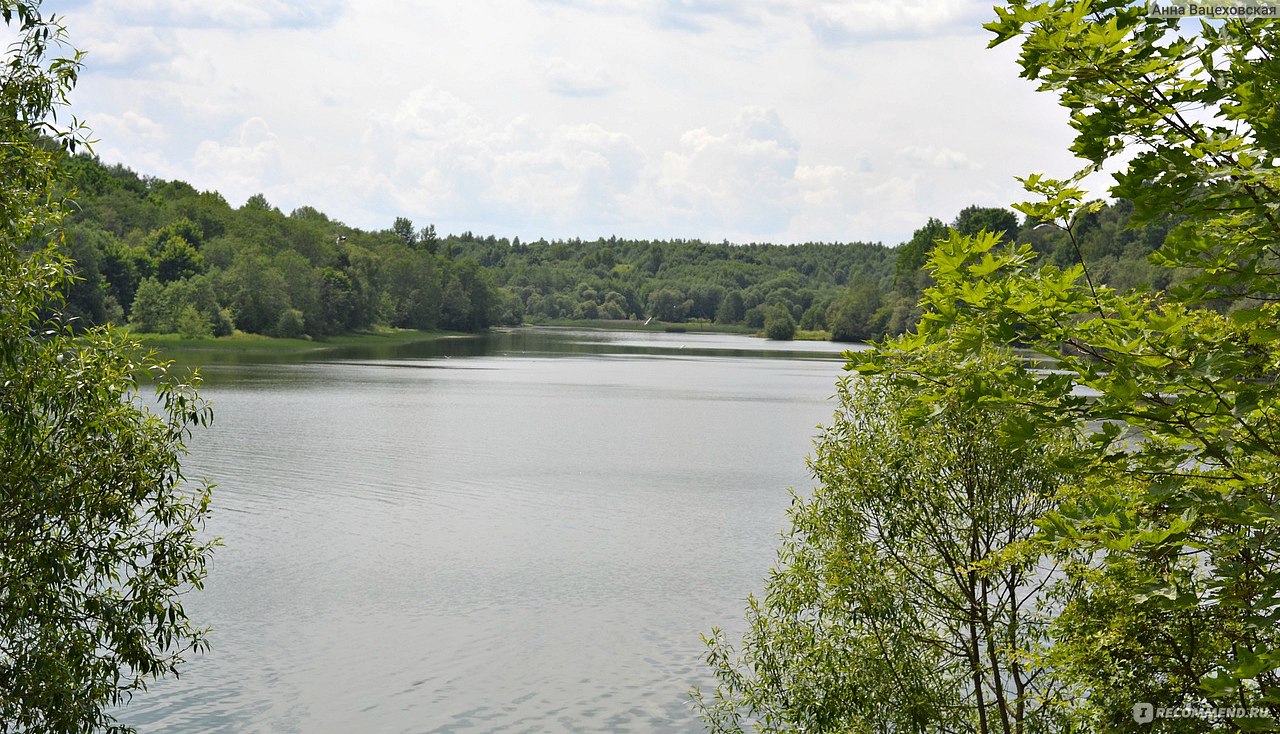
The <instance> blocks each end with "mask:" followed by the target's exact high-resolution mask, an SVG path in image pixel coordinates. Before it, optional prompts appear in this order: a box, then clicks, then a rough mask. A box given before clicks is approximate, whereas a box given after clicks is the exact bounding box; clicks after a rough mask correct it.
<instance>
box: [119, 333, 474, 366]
mask: <svg viewBox="0 0 1280 734" xmlns="http://www.w3.org/2000/svg"><path fill="white" fill-rule="evenodd" d="M129 336H131V337H133V338H134V339H137V340H138V341H139V342H141V343H142V345H143V346H144V347H149V348H151V349H155V350H156V351H157V352H159V353H160V355H161V356H162V357H164V358H166V359H179V361H187V360H185V359H181V358H182V357H185V356H188V355H190V356H193V357H198V356H200V355H209V356H212V355H230V356H243V357H253V356H255V355H260V356H263V357H269V356H288V355H291V354H294V355H299V356H301V355H311V356H314V355H315V354H316V353H319V352H326V351H334V350H338V349H345V348H347V347H395V346H400V345H402V344H413V343H415V342H422V341H430V340H433V339H448V338H455V337H460V336H468V335H466V334H460V333H457V332H452V331H413V330H411V329H379V330H377V331H365V332H357V333H353V334H342V335H340V336H332V337H326V338H324V339H282V338H277V337H271V336H263V335H261V334H245V333H243V332H236V333H235V334H232V335H231V336H220V337H196V338H192V337H185V336H182V335H180V334H150V333H146V332H130V333H129Z"/></svg>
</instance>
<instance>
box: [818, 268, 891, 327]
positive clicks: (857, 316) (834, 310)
mask: <svg viewBox="0 0 1280 734" xmlns="http://www.w3.org/2000/svg"><path fill="white" fill-rule="evenodd" d="M882 302H883V299H882V297H881V295H880V291H879V289H877V288H876V287H875V286H874V285H872V284H871V283H868V282H866V281H861V282H858V283H855V284H853V285H852V286H850V287H849V289H848V290H847V291H845V294H844V295H843V296H841V297H840V298H838V299H836V300H835V301H834V302H832V304H831V305H830V306H829V307H828V309H827V326H828V327H829V328H830V329H831V340H832V341H838V342H865V341H869V340H871V339H873V338H874V337H876V336H879V335H880V333H881V332H880V330H879V329H878V328H877V325H876V312H877V311H879V310H880V306H881V304H882Z"/></svg>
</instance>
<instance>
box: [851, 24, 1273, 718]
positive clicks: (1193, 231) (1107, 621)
mask: <svg viewBox="0 0 1280 734" xmlns="http://www.w3.org/2000/svg"><path fill="white" fill-rule="evenodd" d="M997 15H998V19H997V20H996V21H995V22H993V23H991V24H989V25H988V28H989V29H990V30H992V31H993V32H994V33H995V34H996V41H995V43H1003V42H1008V41H1011V40H1014V39H1017V40H1019V41H1020V43H1021V51H1020V54H1021V57H1020V59H1021V64H1022V67H1023V70H1024V75H1025V76H1027V77H1028V78H1031V79H1035V80H1037V81H1039V82H1040V88H1041V89H1042V90H1045V91H1050V92H1053V93H1056V94H1057V95H1058V96H1059V98H1060V100H1061V102H1062V104H1063V105H1064V106H1066V107H1067V108H1068V110H1069V111H1070V113H1071V124H1072V126H1073V127H1074V128H1075V129H1076V132H1077V137H1076V140H1075V143H1074V145H1073V146H1072V150H1073V152H1075V153H1076V154H1077V155H1079V156H1081V157H1082V158H1084V159H1086V160H1087V161H1089V163H1090V165H1089V166H1088V167H1087V168H1086V169H1085V170H1083V171H1081V172H1079V173H1078V174H1076V175H1075V176H1073V177H1072V178H1069V179H1066V180H1054V179H1050V178H1047V177H1045V176H1042V175H1038V174H1037V175H1031V176H1028V177H1027V178H1026V179H1025V181H1024V183H1025V185H1026V187H1027V189H1028V190H1029V191H1030V192H1031V193H1032V194H1033V195H1034V196H1035V197H1036V198H1037V200H1036V201H1034V202H1032V203H1028V204H1023V205H1020V206H1019V207H1018V208H1019V209H1020V210H1021V211H1022V212H1023V213H1025V214H1026V215H1027V216H1028V219H1029V221H1031V222H1036V223H1039V226H1043V227H1050V226H1051V227H1056V228H1057V231H1058V233H1059V234H1058V237H1059V242H1066V243H1068V244H1069V246H1070V248H1071V251H1072V255H1073V257H1071V258H1068V259H1064V260H1058V261H1057V262H1056V264H1055V263H1054V262H1049V263H1046V262H1044V260H1043V259H1042V258H1041V259H1038V258H1037V253H1036V250H1035V249H1034V248H1033V247H1032V246H1031V245H1028V244H1023V245H1017V246H1008V247H1006V246H1002V245H1001V244H1000V243H999V240H998V238H997V237H996V236H994V235H990V234H987V233H980V234H977V235H973V236H962V235H961V234H959V233H955V232H953V233H951V234H950V235H949V237H948V238H947V239H946V240H944V241H943V242H941V243H940V244H939V245H938V247H937V248H936V249H935V250H934V252H933V254H932V256H931V259H930V270H931V273H932V277H933V278H934V280H935V281H936V285H935V286H934V287H932V288H930V289H929V290H927V291H926V293H925V295H924V299H923V302H922V305H923V307H924V309H925V314H924V316H923V319H922V321H921V323H920V326H919V331H918V333H917V334H915V335H910V336H907V337H904V338H902V339H899V340H897V341H896V342H895V343H892V344H888V345H885V346H884V347H883V348H882V349H881V350H879V351H878V352H875V353H866V354H859V355H852V359H853V365H854V366H855V367H857V368H858V369H859V370H861V371H862V372H864V373H866V374H879V373H883V372H885V371H886V370H893V369H895V367H894V366H895V365H896V364H898V363H899V362H901V361H902V360H906V359H924V358H925V357H926V356H927V355H929V354H931V353H933V352H946V353H950V354H954V353H955V352H957V351H958V352H960V354H961V355H963V356H964V358H965V359H970V358H974V357H976V356H977V355H980V354H982V353H984V352H986V351H987V350H990V349H992V348H1000V347H1001V346H1003V345H1012V344H1017V345H1025V346H1028V347H1031V348H1032V349H1034V350H1035V351H1036V352H1038V353H1040V354H1042V355H1045V356H1047V357H1049V358H1051V359H1053V360H1054V362H1053V366H1054V367H1055V370H1056V371H1055V372H1054V373H1052V374H1049V375H1044V376H1037V377H1028V378H1025V379H1019V380H1017V381H1015V382H1014V383H1012V384H1010V385H1007V386H1006V387H1005V388H1002V390H1000V391H996V392H993V393H991V394H988V395H984V396H983V398H982V400H981V401H980V402H978V403H975V404H974V409H978V408H983V409H986V407H987V406H989V405H991V404H1000V403H1004V404H1016V405H1027V404H1030V405H1033V406H1035V408H1036V410H1035V411H1033V412H1032V413H1031V414H1029V416H1030V417H1029V423H1028V425H1027V431H1028V432H1029V433H1034V432H1036V431H1041V430H1045V429H1046V428H1048V427H1052V426H1056V425H1064V424H1078V425H1087V426H1092V427H1093V428H1094V429H1095V434H1094V435H1093V437H1092V442H1091V450H1090V452H1089V453H1088V454H1087V459H1088V471H1087V480H1086V481H1084V482H1082V483H1081V484H1080V485H1079V486H1077V487H1070V488H1067V490H1069V491H1066V492H1065V493H1064V495H1063V497H1062V501H1061V505H1060V507H1059V508H1058V509H1057V510H1056V511H1054V512H1051V513H1049V514H1048V515H1047V516H1046V518H1045V519H1044V520H1043V521H1042V526H1043V533H1044V539H1045V541H1046V542H1053V543H1056V544H1057V547H1058V548H1059V551H1060V552H1061V553H1064V554H1068V555H1070V556H1071V557H1073V558H1075V559H1077V562H1078V563H1080V564H1081V565H1080V566H1079V568H1078V570H1077V572H1076V573H1077V578H1078V580H1079V582H1080V583H1081V584H1083V585H1084V587H1085V589H1086V592H1085V596H1084V597H1082V598H1084V599H1088V600H1091V601H1090V602H1088V603H1085V602H1081V603H1077V604H1072V605H1068V606H1066V607H1064V609H1063V610H1062V614H1061V616H1060V617H1059V619H1058V620H1057V622H1056V628H1055V635H1056V637H1057V639H1058V644H1057V645H1056V646H1055V651H1054V657H1055V661H1056V662H1055V665H1056V666H1057V667H1058V668H1059V669H1060V670H1063V671H1066V672H1067V673H1068V674H1069V675H1070V676H1071V678H1072V680H1073V684H1074V685H1077V686H1078V689H1079V690H1080V691H1081V693H1082V698H1081V701H1080V703H1079V704H1078V705H1077V706H1075V707H1073V709H1072V711H1071V716H1072V717H1073V718H1074V720H1075V723H1076V724H1077V725H1078V726H1079V727H1080V728H1083V729H1087V730H1108V731H1124V730H1135V731H1137V730H1142V728H1143V727H1144V726H1145V727H1149V726H1150V725H1143V724H1138V723H1136V722H1135V721H1134V720H1133V718H1132V717H1130V716H1129V711H1130V709H1129V707H1130V706H1132V705H1133V704H1135V703H1138V702H1142V701H1148V702H1150V703H1152V704H1154V705H1155V706H1158V707H1209V708H1210V709H1216V710H1218V711H1219V713H1215V714H1213V715H1211V716H1209V717H1208V718H1206V719H1201V720H1196V721H1194V722H1182V723H1185V724H1187V727H1188V728H1187V730H1198V731H1209V730H1213V731H1237V730H1241V729H1245V730H1253V729H1257V728H1274V727H1276V726H1280V686H1278V684H1280V677H1278V674H1277V671H1280V648H1278V646H1277V643H1278V642H1280V639H1278V637H1280V635H1278V634H1277V631H1276V630H1277V627H1276V624H1275V623H1276V621H1277V619H1280V564H1278V559H1277V556H1276V553H1277V549H1280V531H1278V529H1277V528H1280V525H1278V524H1277V522H1276V519H1277V515H1276V511H1275V507H1276V504H1277V499H1278V498H1277V495H1276V492H1277V487H1280V439H1278V438H1277V437H1278V436H1280V432H1278V431H1277V426H1276V423H1275V420H1276V419H1275V416H1276V415H1277V414H1280V386H1277V381H1276V375H1277V367H1278V366H1280V347H1277V343H1278V342H1277V340H1276V336H1277V335H1278V334H1280V305H1278V304H1277V302H1276V298H1277V296H1278V295H1280V285H1278V284H1280V279H1277V277H1276V276H1277V275H1280V269H1277V264H1280V257H1277V256H1278V255H1280V253H1278V252H1277V251H1276V249H1275V243H1277V242H1280V218H1278V216H1277V211H1278V210H1277V207H1280V196H1277V193H1278V192H1280V174H1278V173H1277V169H1276V165H1277V163H1278V162H1280V135H1277V131H1278V130H1280V128H1278V127H1277V123H1276V117H1275V110H1276V109H1277V108H1278V107H1280V83H1277V80H1278V79H1280V73H1278V72H1277V66H1276V63H1277V52H1280V48H1278V47H1280V35H1278V30H1277V27H1276V26H1275V25H1274V24H1270V23H1252V22H1249V21H1226V22H1215V23H1209V22H1204V23H1200V24H1197V25H1180V24H1178V23H1177V22H1175V21H1165V20H1155V19H1148V18H1146V17H1145V15H1146V8H1145V7H1143V6H1140V5H1138V6H1135V5H1132V4H1130V3H1127V2H1116V1H1110V2H1099V3H1085V2H1079V3H1077V2H1063V3H1057V2H1055V3H1045V4H1030V3H1024V2H1016V3H1013V4H1011V5H1010V6H1009V7H1007V8H997ZM1112 161H1116V162H1118V163H1119V168H1120V170H1119V172H1118V173H1116V174H1115V185H1114V187H1113V188H1112V193H1113V195H1115V196H1117V197H1123V198H1124V199H1125V200H1127V201H1128V202H1131V206H1132V220H1133V221H1134V222H1137V223H1140V224H1147V225H1148V226H1150V225H1153V224H1154V225H1158V226H1159V227H1160V228H1162V229H1167V230H1168V236H1167V237H1164V238H1163V239H1162V241H1161V242H1160V243H1159V244H1158V246H1156V248H1155V249H1154V251H1153V252H1151V255H1150V258H1151V262H1152V266H1153V267H1154V268H1155V269H1163V270H1164V271H1165V273H1164V281H1165V283H1166V284H1167V285H1168V287H1167V289H1166V290H1165V291H1164V292H1163V293H1152V292H1143V291H1141V290H1137V291H1128V292H1121V291H1117V290H1114V289H1112V288H1109V287H1106V286H1105V285H1103V284H1102V283H1100V282H1099V279H1098V278H1097V277H1096V275H1097V273H1098V265H1099V261H1098V260H1097V259H1091V256H1086V248H1085V246H1084V245H1085V241H1086V240H1085V237H1084V235H1085V233H1086V232H1087V231H1088V230H1089V227H1090V226H1091V223H1096V222H1097V221H1098V216H1099V215H1101V214H1103V213H1104V212H1105V209H1106V208H1105V207H1104V206H1103V205H1102V204H1101V203H1100V202H1086V201H1085V200H1084V193H1083V191H1082V190H1081V188H1080V185H1079V182H1080V180H1081V179H1082V178H1083V176H1085V175H1087V174H1089V173H1091V172H1094V171H1096V170H1099V169H1100V168H1101V167H1102V166H1103V164H1104V163H1108V162H1112ZM1150 244H1153V243H1151V242H1149V241H1148V242H1139V243H1135V245H1136V246H1137V247H1138V248H1139V249H1142V248H1144V247H1147V246H1148V245H1150ZM930 384H931V385H932V387H930V394H931V395H933V396H934V397H933V398H932V399H935V400H945V399H948V398H949V396H951V395H953V394H954V389H953V388H951V387H947V386H945V385H943V384H942V383H940V382H937V381H934V382H932V383H930ZM1121 661H1123V662H1121ZM1224 708H1225V709H1236V710H1235V711H1223V710H1222V709H1224ZM1250 709H1252V710H1250ZM1240 710H1243V711H1245V712H1246V714H1245V715H1243V716H1242V715H1240V713H1239V711H1240ZM1165 723H1167V724H1169V728H1170V730H1172V729H1173V728H1174V726H1175V725H1176V724H1177V723H1178V722H1165ZM1192 724H1194V726H1192Z"/></svg>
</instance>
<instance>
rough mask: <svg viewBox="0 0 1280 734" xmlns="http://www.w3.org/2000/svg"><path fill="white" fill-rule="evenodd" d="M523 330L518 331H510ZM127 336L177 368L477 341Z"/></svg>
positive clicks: (430, 335) (392, 333)
mask: <svg viewBox="0 0 1280 734" xmlns="http://www.w3.org/2000/svg"><path fill="white" fill-rule="evenodd" d="M526 326H533V327H538V326H550V327H556V328H564V329H598V330H603V331H634V332H658V333H663V332H668V333H671V332H674V333H690V334H699V333H707V334H739V335H743V336H759V337H761V338H762V339H763V335H762V334H760V333H759V332H757V330H755V329H751V328H749V327H745V326H732V325H724V324H713V323H709V322H689V323H681V324H669V323H664V322H650V323H645V322H643V321H637V320H626V321H623V320H617V321H614V320H604V319H593V320H576V321H575V320H568V319H559V320H556V321H551V322H544V323H538V324H527V325H526ZM516 328H523V327H516ZM129 336H130V337H132V338H133V339H136V340H137V341H139V342H141V343H142V345H143V346H144V347H146V348H148V349H154V350H155V351H156V352H158V353H159V355H160V357H161V358H163V359H166V360H172V361H174V362H177V363H179V364H191V365H199V364H205V363H239V362H258V361H273V362H274V361H291V360H293V359H297V360H300V361H301V360H311V359H316V358H321V359H324V358H325V357H326V356H334V357H338V356H340V355H341V354H342V353H343V352H346V351H352V350H357V351H364V352H368V351H370V350H371V349H373V350H385V351H391V350H394V349H395V348H397V347H403V346H405V345H409V344H418V343H422V342H431V341H437V340H441V339H467V338H471V337H475V336H477V335H476V334H467V333H462V332H455V331H414V330H411V329H390V328H386V329H378V330H373V331H364V332H358V333H353V334H342V335H339V336H331V337H326V338H324V339H306V338H304V339H286V338H279V337H271V336H263V335H261V334H246V333H243V332H236V333H235V334H233V335H231V336H222V337H197V338H191V337H184V336H182V335H180V334H153V333H146V332H130V333H129ZM829 339H830V333H829V332H824V331H810V332H805V331H801V332H797V333H796V338H795V340H796V341H827V340H829Z"/></svg>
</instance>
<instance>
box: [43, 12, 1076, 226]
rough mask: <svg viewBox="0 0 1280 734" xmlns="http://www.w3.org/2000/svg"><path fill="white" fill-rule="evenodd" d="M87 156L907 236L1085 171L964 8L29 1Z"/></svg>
mask: <svg viewBox="0 0 1280 734" xmlns="http://www.w3.org/2000/svg"><path fill="white" fill-rule="evenodd" d="M43 9H44V11H45V12H53V13H57V14H59V15H62V16H63V17H64V19H65V22H66V25H67V28H68V30H69V32H70V34H71V40H72V43H73V45H75V46H76V47H77V48H80V49H82V50H84V51H86V52H87V56H86V59H85V68H84V70H83V72H82V74H81V76H80V79H79V83H78V85H77V88H76V90H75V92H74V93H73V96H72V112H73V113H74V114H75V115H77V116H78V117H79V118H81V119H83V120H85V121H86V122H87V123H88V125H89V126H90V127H91V128H92V129H93V131H94V137H95V138H96V139H97V141H98V142H97V143H96V144H95V145H94V152H95V153H96V154H97V155H98V156H99V157H100V158H101V159H102V160H103V161H104V162H106V163H120V164H123V165H125V166H127V167H129V168H131V169H133V170H134V171H137V172H138V173H140V174H144V175H149V176H155V177H159V178H165V179H181V180H184V181H187V182H188V183H190V184H192V185H193V186H195V187H196V188H197V189H200V190H212V191H217V192H219V193H220V194H222V195H223V196H224V197H225V198H226V199H227V201H228V202H230V203H231V204H232V205H233V206H239V205H241V204H243V203H244V201H245V200H246V199H247V198H248V197H249V196H252V195H254V194H258V193H261V194H263V195H264V196H265V197H266V198H267V200H268V202H270V203H271V204H272V205H273V206H276V207H278V208H279V209H281V210H282V211H284V212H285V213H288V212H290V211H292V210H294V209H295V208H297V207H301V206H312V207H314V208H316V209H319V210H320V211H323V212H325V213H326V214H328V215H329V216H330V217H331V218H333V219H336V220H339V221H341V222H343V223H345V224H347V225H350V226H354V227H359V228H362V229H386V228H389V227H390V226H391V225H392V222H393V221H394V220H395V218H396V217H399V216H403V217H408V218H409V219H411V220H412V221H413V222H414V224H415V226H417V227H423V226H425V225H427V224H434V225H435V227H436V229H437V231H438V232H440V233H441V234H445V233H460V232H463V231H471V232H474V233H476V234H480V235H488V234H494V235H497V236H500V237H514V236H518V237H520V238H521V239H522V240H525V241H529V240H535V239H538V238H546V239H568V238H573V237H580V238H583V239H595V238H597V237H609V236H613V235H616V236H618V237H630V238H646V239H670V238H684V239H701V240H705V241H711V242H720V241H722V240H728V241H731V242H738V243H744V242H777V243H798V242H851V241H862V242H883V243H884V244H887V245H896V244H898V243H900V242H903V241H906V240H908V239H910V237H911V234H912V232H913V231H914V230H916V229H918V228H920V227H921V226H923V225H924V224H925V222H926V221H927V220H928V218H929V217H937V218H939V219H941V220H943V221H946V222H949V221H951V220H952V219H954V217H955V215H956V214H957V213H958V212H959V211H960V210H961V209H962V208H964V207H965V206H968V205H970V204H978V205H981V206H1008V205H1010V204H1012V203H1014V202H1016V201H1020V200H1022V199H1024V198H1026V197H1025V196H1023V192H1022V189H1021V186H1020V184H1019V183H1018V182H1017V181H1016V180H1015V177H1016V176H1026V175H1027V174H1029V173H1032V172H1043V173H1046V174H1049V175H1053V176H1059V177H1066V176H1067V175H1069V174H1071V173H1073V172H1074V171H1075V170H1076V169H1077V168H1078V167H1079V166H1078V161H1075V160H1074V159H1073V158H1072V156H1071V155H1070V153H1069V152H1068V150H1067V148H1068V145H1069V143H1070V141H1071V130H1070V128H1069V127H1068V126H1067V115H1066V112H1065V111H1064V110H1063V109H1062V108H1060V107H1059V106H1058V105H1057V102H1056V99H1055V98H1054V97H1053V96H1052V95H1050V94H1046V93H1037V92H1036V91H1035V85H1034V83H1032V82H1030V81H1028V80H1025V79H1022V78H1020V77H1019V76H1018V74H1019V67H1018V66H1017V63H1016V53H1017V49H1016V48H1015V47H1013V46H1012V45H1009V46H1007V47H1005V46H1002V47H998V48H996V49H988V48H987V44H988V41H989V40H990V34H989V33H988V32H987V31H985V30H983V29H982V24H983V23H984V22H987V21H989V20H991V19H992V18H993V17H994V13H993V12H992V9H991V4H990V2H989V0H988V1H987V2H981V1H976V2H975V1H970V0H880V1H879V2H866V1H865V0H847V1H844V2H831V1H829V0H431V1H429V2H412V3H406V2H391V1H390V0H218V2H209V1H208V0H80V1H78V2H75V1H67V2H58V1H57V0H46V2H45V3H44V5H43Z"/></svg>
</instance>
